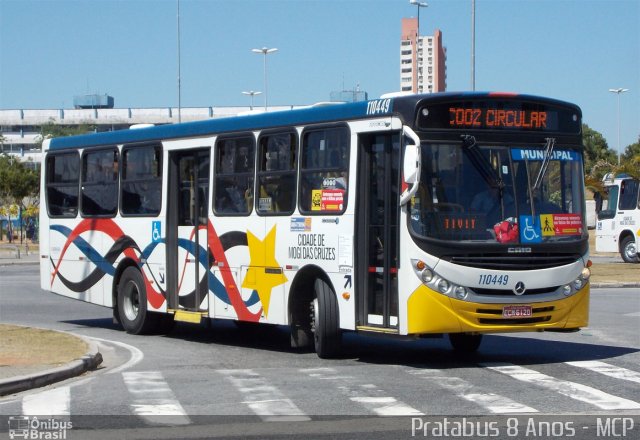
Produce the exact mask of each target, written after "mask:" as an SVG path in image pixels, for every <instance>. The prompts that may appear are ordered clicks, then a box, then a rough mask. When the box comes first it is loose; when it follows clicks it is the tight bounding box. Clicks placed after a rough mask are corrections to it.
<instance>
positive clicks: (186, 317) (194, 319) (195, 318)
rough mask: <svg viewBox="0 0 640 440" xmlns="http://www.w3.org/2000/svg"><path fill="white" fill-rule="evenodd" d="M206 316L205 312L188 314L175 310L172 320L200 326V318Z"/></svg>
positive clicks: (186, 311) (185, 311)
mask: <svg viewBox="0 0 640 440" xmlns="http://www.w3.org/2000/svg"><path fill="white" fill-rule="evenodd" d="M206 314H207V312H190V311H188V310H176V312H175V314H174V315H173V319H174V321H180V322H191V323H193V324H200V322H201V321H202V317H203V316H205V315H206Z"/></svg>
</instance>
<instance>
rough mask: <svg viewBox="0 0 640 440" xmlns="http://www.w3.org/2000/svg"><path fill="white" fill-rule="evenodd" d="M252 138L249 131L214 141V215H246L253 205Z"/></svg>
mask: <svg viewBox="0 0 640 440" xmlns="http://www.w3.org/2000/svg"><path fill="white" fill-rule="evenodd" d="M254 170H255V142H254V137H253V135H248V136H242V137H234V138H228V139H221V140H219V141H218V142H217V143H216V156H215V188H214V191H213V203H212V206H213V211H214V213H215V214H216V215H248V214H249V213H251V209H252V206H253V180H254Z"/></svg>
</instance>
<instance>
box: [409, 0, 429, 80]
mask: <svg viewBox="0 0 640 440" xmlns="http://www.w3.org/2000/svg"><path fill="white" fill-rule="evenodd" d="M409 4H410V5H414V6H416V7H417V8H418V29H417V30H416V65H415V75H416V90H415V91H414V92H417V91H418V87H419V86H418V80H419V75H418V72H419V70H418V42H419V41H420V8H426V7H427V6H429V5H428V4H426V3H425V2H420V1H418V0H409Z"/></svg>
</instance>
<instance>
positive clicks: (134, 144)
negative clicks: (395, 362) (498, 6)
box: [40, 93, 590, 357]
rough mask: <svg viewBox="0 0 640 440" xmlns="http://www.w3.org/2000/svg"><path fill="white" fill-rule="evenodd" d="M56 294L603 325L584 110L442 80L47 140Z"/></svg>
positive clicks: (179, 310)
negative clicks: (376, 93) (594, 308)
mask: <svg viewBox="0 0 640 440" xmlns="http://www.w3.org/2000/svg"><path fill="white" fill-rule="evenodd" d="M44 153H45V154H44V159H43V160H44V162H43V167H42V170H43V173H42V176H43V177H42V194H43V201H44V207H43V209H42V210H41V218H40V246H41V253H42V255H41V257H42V259H41V278H42V288H43V289H46V290H49V291H52V292H54V293H57V294H61V295H64V296H68V297H71V298H76V299H81V300H84V301H88V302H91V303H94V304H100V305H103V306H106V307H111V308H113V310H114V318H115V319H117V320H118V321H119V322H120V323H121V324H122V326H123V327H124V329H125V330H126V331H128V332H130V333H134V334H138V333H149V332H162V331H168V330H169V329H170V328H171V325H172V324H173V322H174V321H189V322H196V323H198V322H201V321H202V320H203V319H213V318H216V319H231V320H238V321H250V322H259V323H265V324H278V325H288V326H290V327H291V342H292V345H293V346H294V347H305V346H310V347H315V350H316V351H317V353H318V355H320V356H321V357H329V356H333V355H335V354H336V353H338V352H339V350H340V346H341V344H340V342H341V335H342V333H343V332H345V331H355V332H362V333H374V334H381V333H383V334H387V335H397V336H401V337H420V336H426V335H445V334H448V335H449V339H450V341H451V343H452V345H453V347H454V348H455V349H458V350H466V351H472V350H476V349H477V348H478V346H479V344H480V341H481V337H482V335H483V334H485V333H491V332H514V331H543V330H550V331H576V330H578V329H579V328H581V327H583V326H585V325H587V322H588V304H589V283H588V279H589V273H590V272H589V269H588V266H589V263H588V236H587V228H586V224H585V201H584V182H583V169H582V158H583V147H582V135H581V112H580V109H579V108H578V107H577V106H575V105H573V104H569V103H565V102H561V101H557V100H552V99H546V98H539V97H533V96H528V95H516V94H508V93H443V94H430V95H411V96H401V97H395V98H391V97H390V98H384V99H377V100H372V101H366V102H356V103H352V104H341V105H323V106H318V107H311V108H306V109H299V110H291V111H285V112H274V113H264V114H260V115H247V116H238V117H233V118H224V119H213V120H207V121H199V122H191V123H183V124H174V125H163V126H157V127H148V128H139V129H135V130H123V131H115V132H109V133H96V134H88V135H83V136H75V137H66V138H55V139H51V140H48V141H46V142H45V143H44Z"/></svg>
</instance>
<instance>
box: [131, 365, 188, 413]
mask: <svg viewBox="0 0 640 440" xmlns="http://www.w3.org/2000/svg"><path fill="white" fill-rule="evenodd" d="M122 377H123V379H124V383H125V385H126V386H127V389H128V390H129V393H130V394H131V395H132V396H133V402H132V403H131V408H132V410H133V412H134V413H135V414H137V415H138V416H140V417H142V418H143V419H145V420H146V421H148V422H151V423H154V424H168V425H187V424H189V423H191V420H190V419H189V417H188V416H187V413H186V412H185V410H184V408H183V407H182V405H181V404H180V402H179V401H178V400H177V399H176V396H175V394H173V391H171V388H169V385H168V384H167V382H166V381H165V379H164V377H163V375H162V373H161V372H160V371H129V372H124V373H122Z"/></svg>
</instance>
